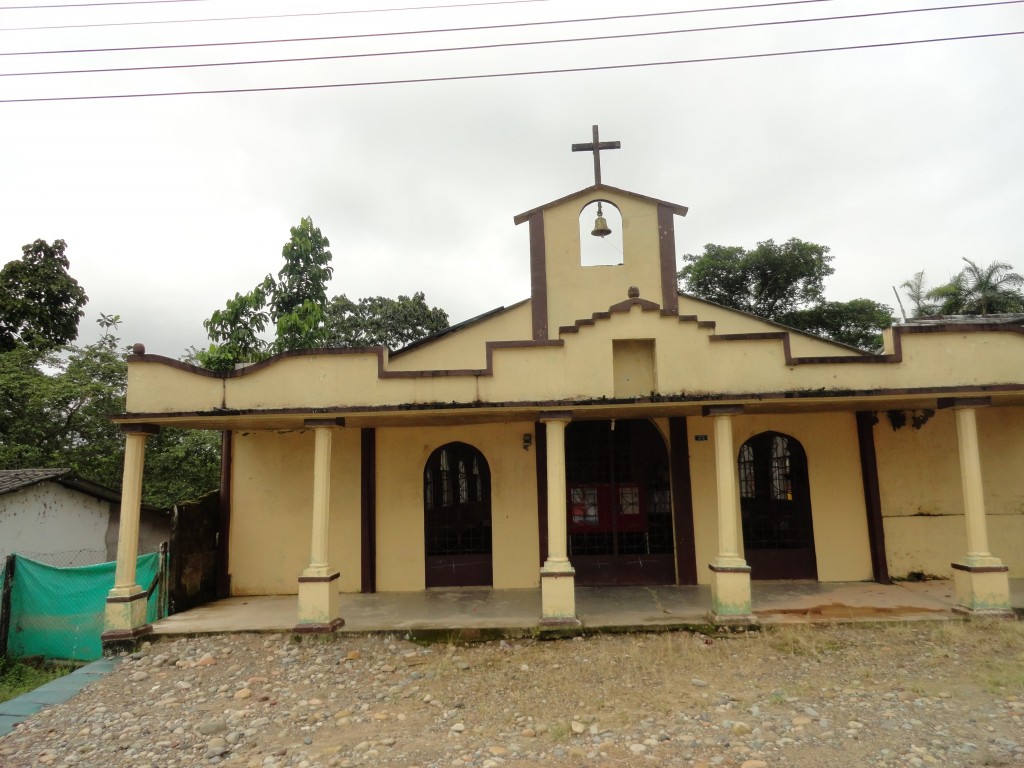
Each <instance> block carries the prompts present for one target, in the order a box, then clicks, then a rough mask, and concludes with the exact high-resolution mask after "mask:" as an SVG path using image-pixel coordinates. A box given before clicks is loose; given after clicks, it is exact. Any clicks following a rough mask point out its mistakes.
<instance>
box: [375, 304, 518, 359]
mask: <svg viewBox="0 0 1024 768" xmlns="http://www.w3.org/2000/svg"><path fill="white" fill-rule="evenodd" d="M532 337H533V316H532V314H531V309H530V302H529V301H524V302H521V303H519V304H517V305H515V306H513V307H509V308H507V309H505V310H504V311H502V312H499V313H498V314H496V315H493V316H491V317H487V318H485V319H483V320H481V321H479V322H476V323H473V324H472V325H470V326H467V327H466V328H460V329H458V330H455V331H452V332H451V333H449V334H447V335H445V336H442V337H441V338H439V339H437V340H436V341H432V342H430V343H429V344H423V345H422V346H419V347H414V348H413V349H410V350H409V351H408V352H403V353H402V354H401V355H398V356H397V357H393V358H391V359H390V360H389V361H388V370H390V371H421V370H429V369H430V368H436V367H437V366H438V364H439V363H440V364H441V365H443V366H444V367H445V368H449V369H452V370H461V369H466V368H469V369H479V368H484V367H486V365H487V354H486V352H487V342H488V341H522V340H524V339H530V338H532ZM442 361H443V362H442Z"/></svg>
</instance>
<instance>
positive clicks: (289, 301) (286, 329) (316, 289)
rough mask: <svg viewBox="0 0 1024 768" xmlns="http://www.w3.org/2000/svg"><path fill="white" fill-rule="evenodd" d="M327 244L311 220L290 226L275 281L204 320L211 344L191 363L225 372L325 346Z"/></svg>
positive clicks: (265, 281)
mask: <svg viewBox="0 0 1024 768" xmlns="http://www.w3.org/2000/svg"><path fill="white" fill-rule="evenodd" d="M329 246H330V242H329V241H328V240H327V238H326V237H324V235H323V234H322V233H321V232H320V230H319V229H318V228H317V227H315V226H313V220H312V219H310V218H308V217H307V218H303V219H302V220H301V221H300V222H299V225H298V226H297V227H292V228H291V237H290V239H289V240H288V242H287V243H285V245H284V248H283V249H282V251H281V256H282V257H283V258H284V266H283V267H281V270H280V271H279V272H278V273H277V279H276V280H275V279H274V276H273V275H267V276H266V277H265V278H263V280H262V282H260V284H259V285H257V286H256V287H255V288H253V289H252V290H251V291H249V292H248V293H245V294H241V293H236V294H235V297H234V298H233V299H229V300H228V302H227V304H226V306H225V307H224V309H222V310H217V311H216V312H214V313H213V314H212V315H211V316H210V318H209V319H208V320H206V321H204V322H203V326H204V327H205V328H206V332H207V334H208V335H209V337H210V341H211V342H213V343H212V344H211V345H210V346H209V347H208V348H207V349H205V350H198V351H197V352H196V354H195V357H196V361H197V362H198V363H199V364H200V365H201V366H203V367H204V368H209V369H210V370H214V371H229V370H231V369H232V368H234V367H235V365H237V364H239V363H252V362H256V361H258V360H262V359H264V358H266V357H267V356H269V355H271V354H274V353H277V352H287V351H288V350H290V349H308V348H310V347H322V346H324V345H325V342H326V333H325V331H326V326H325V319H326V315H325V312H326V306H327V283H328V281H329V280H330V279H331V275H332V274H333V268H332V267H331V252H330V251H329V250H328V248H329ZM270 324H273V326H274V331H275V338H274V340H273V341H266V340H265V339H264V338H263V336H262V334H263V333H264V332H265V331H266V329H267V326H268V325H270Z"/></svg>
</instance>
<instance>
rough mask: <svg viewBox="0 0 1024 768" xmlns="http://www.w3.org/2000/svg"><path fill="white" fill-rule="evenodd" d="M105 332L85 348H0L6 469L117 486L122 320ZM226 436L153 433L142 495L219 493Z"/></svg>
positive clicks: (179, 497)
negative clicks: (45, 470)
mask: <svg viewBox="0 0 1024 768" xmlns="http://www.w3.org/2000/svg"><path fill="white" fill-rule="evenodd" d="M98 322H99V324H100V327H101V329H102V331H103V335H102V337H101V338H100V340H99V341H97V342H96V343H94V344H90V345H88V346H84V347H74V346H71V347H64V348H62V349H61V350H60V351H59V353H58V351H51V352H48V353H43V352H40V351H38V350H33V349H31V348H30V347H28V346H24V345H20V346H18V347H17V348H15V349H13V350H11V351H8V352H3V353H0V466H3V467H4V468H7V469H20V468H27V467H70V468H71V469H73V470H74V471H75V473H76V474H77V475H78V476H80V477H82V478H84V479H86V480H91V481H92V482H95V483H98V484H100V485H103V486H106V487H108V488H112V489H114V490H118V489H120V487H121V474H122V470H123V467H124V436H123V435H122V434H121V430H120V429H119V428H118V427H117V425H116V424H114V423H113V422H112V421H111V420H110V417H111V416H112V415H115V414H118V413H123V412H124V408H125V392H126V389H127V374H128V365H127V362H126V361H125V351H124V350H123V349H122V348H121V347H120V339H118V338H117V337H116V336H115V335H114V331H116V329H117V325H118V323H119V322H120V317H118V316H117V315H100V318H99V320H98ZM219 480H220V433H219V432H200V431H193V430H181V429H177V430H175V429H168V430H162V431H161V432H160V434H159V435H157V436H155V437H153V438H150V440H149V441H148V445H147V450H146V472H145V476H144V481H143V500H144V501H146V502H147V503H150V504H155V505H157V506H160V507H164V508H166V507H169V506H171V505H173V504H177V503H181V502H184V501H190V500H193V499H196V498H199V497H200V496H202V495H204V494H205V493H208V492H209V491H212V490H215V489H216V488H217V486H218V484H219Z"/></svg>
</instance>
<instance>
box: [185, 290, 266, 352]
mask: <svg viewBox="0 0 1024 768" xmlns="http://www.w3.org/2000/svg"><path fill="white" fill-rule="evenodd" d="M269 281H270V275H267V277H266V279H265V280H264V281H263V282H262V283H260V284H259V285H257V286H256V287H255V288H253V289H252V290H251V291H249V292H248V293H246V294H244V295H243V294H241V293H236V294H235V297H234V298H233V299H228V301H227V304H226V305H225V307H224V309H222V310H221V309H218V310H216V311H214V313H213V314H212V315H211V316H210V318H209V319H208V320H204V321H203V326H204V327H205V328H206V332H207V334H208V335H209V337H210V341H212V342H213V343H212V344H211V345H210V346H209V347H208V348H207V349H199V350H196V352H195V359H196V362H197V363H198V364H199V365H201V366H203V367H204V368H209V369H210V370H212V371H230V370H231V369H232V368H234V367H235V365H236V364H237V363H242V362H256V361H258V360H262V359H263V358H264V357H266V356H267V342H265V341H264V340H263V339H262V338H261V336H260V334H261V333H263V331H264V330H265V329H266V327H267V322H268V320H269V315H268V313H267V311H266V305H267V291H268V290H270V284H269Z"/></svg>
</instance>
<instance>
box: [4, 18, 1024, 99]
mask: <svg viewBox="0 0 1024 768" xmlns="http://www.w3.org/2000/svg"><path fill="white" fill-rule="evenodd" d="M1014 35H1024V30H1019V31H1015V32H989V33H984V34H979V35H958V36H955V37H933V38H927V39H923V40H899V41H896V42H891V43H865V44H863V45H842V46H836V47H833V48H805V49H802V50H796V51H771V52H769V53H744V54H736V55H733V56H708V57H704V58H699V59H676V60H673V61H650V62H643V63H639V64H603V65H599V66H595V67H571V68H565V69H537V70H529V71H522V72H493V73H488V74H482V75H448V76H445V77H417V78H406V79H402V80H368V81H363V82H355V83H323V84H319V85H279V86H265V87H262V88H217V89H213V90H208V91H163V92H151V93H116V94H100V95H96V96H43V97H32V98H25V99H0V104H24V103H29V102H40V101H98V100H101V99H139V98H150V97H156V96H207V95H213V94H225V93H268V92H271V91H310V90H321V89H325V88H365V87H369V86H379V85H413V84H421V83H441V82H453V81H459V80H488V79H494V78H505V77H528V76H533V75H556V74H566V73H572V72H599V71H607V70H617V69H639V68H642V67H663V66H671V65H677V64H707V63H712V62H719V61H740V60H744V59H768V58H776V57H781V56H801V55H805V54H811V53H834V52H838V51H859V50H867V49H873V48H894V47H897V46H902V45H921V44H924V43H947V42H954V41H958V40H981V39H986V38H995V37H1011V36H1014Z"/></svg>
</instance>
